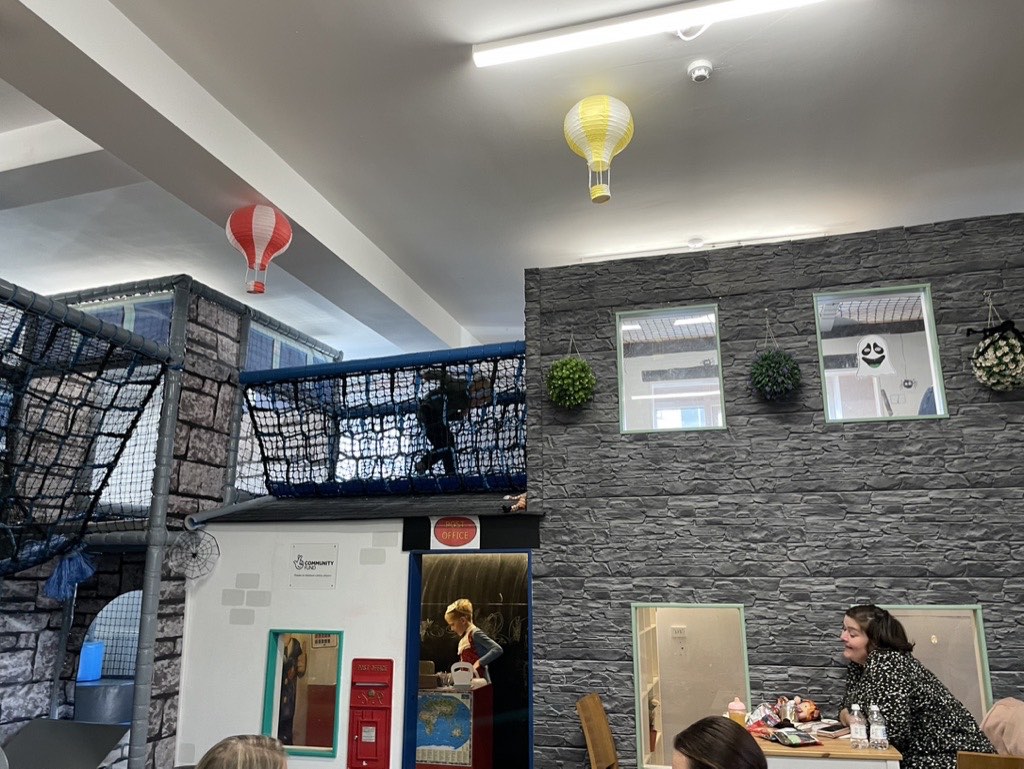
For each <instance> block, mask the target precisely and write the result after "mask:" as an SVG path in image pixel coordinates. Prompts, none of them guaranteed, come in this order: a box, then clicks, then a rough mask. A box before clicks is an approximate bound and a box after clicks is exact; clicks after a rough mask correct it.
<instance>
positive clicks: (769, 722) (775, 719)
mask: <svg viewBox="0 0 1024 769" xmlns="http://www.w3.org/2000/svg"><path fill="white" fill-rule="evenodd" d="M781 720H782V719H781V718H779V714H778V713H776V712H775V708H774V707H772V706H771V705H769V704H768V703H767V702H762V703H761V704H760V705H758V706H757V707H756V708H754V712H753V713H751V714H750V722H751V723H752V724H764V725H765V726H769V727H772V726H776V725H777V724H778V723H779V721H781Z"/></svg>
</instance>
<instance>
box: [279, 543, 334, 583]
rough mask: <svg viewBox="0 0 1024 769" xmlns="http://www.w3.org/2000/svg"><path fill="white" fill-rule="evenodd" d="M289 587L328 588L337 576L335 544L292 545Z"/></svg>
mask: <svg viewBox="0 0 1024 769" xmlns="http://www.w3.org/2000/svg"><path fill="white" fill-rule="evenodd" d="M288 570H289V572H290V574H291V578H290V579H289V580H288V586H289V587H295V588H300V589H306V590H330V589H332V588H333V587H334V583H335V582H336V581H337V577H338V546H337V545H318V544H309V545H292V552H291V563H290V565H289V569H288Z"/></svg>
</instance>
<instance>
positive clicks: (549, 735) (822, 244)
mask: <svg viewBox="0 0 1024 769" xmlns="http://www.w3.org/2000/svg"><path fill="white" fill-rule="evenodd" d="M909 283H929V284H930V285H931V291H932V301H933V305H934V309H935V320H936V325H937V333H938V343H939V349H940V355H941V359H942V368H943V373H944V380H945V388H946V395H947V399H948V401H949V411H950V417H949V418H948V419H945V420H937V421H919V422H914V421H903V422H888V423H874V424H846V425H836V424H825V421H824V415H823V408H822V396H821V382H820V376H819V373H818V362H817V348H816V341H815V327H814V313H813V308H812V293H813V292H815V291H823V290H831V289H839V290H842V289H850V288H866V287H875V286H893V285H900V284H909ZM985 290H991V291H993V292H994V299H995V301H996V303H997V305H998V306H1000V307H1001V309H1002V310H1004V315H1005V314H1009V315H1011V316H1012V315H1016V316H1018V319H1019V320H1024V313H1022V311H1024V216H1022V215H1010V216H999V217H986V218H978V219H970V220H962V221H953V222H944V223H939V224H933V225H927V226H918V227H911V228H894V229H887V230H881V231H877V232H868V233H859V234H852V235H843V236H836V237H827V238H820V239H815V240H807V241H799V242H793V243H782V244H772V245H763V246H756V247H753V246H751V247H741V248H735V249H729V250H720V251H712V252H707V253H700V254H693V255H690V254H683V255H678V256H666V257H650V258H643V259H633V260H624V261H615V262H604V263H597V264H590V265H579V266H570V267H562V268H554V269H544V270H529V271H527V274H526V339H527V371H528V396H527V397H528V402H529V404H530V412H529V421H528V438H529V440H528V454H527V465H528V470H529V495H530V509H531V511H534V510H535V509H536V510H539V511H541V512H543V513H544V518H543V520H542V523H541V548H540V550H539V551H538V552H536V553H535V554H534V560H533V578H534V582H533V611H534V615H533V627H534V628H535V629H536V633H535V635H534V650H533V651H534V682H535V683H534V698H535V700H534V708H535V710H534V714H535V727H534V728H535V754H536V765H537V766H538V767H544V768H547V767H562V766H572V767H578V766H584V765H585V764H586V755H585V748H584V746H583V740H582V735H581V733H580V729H579V723H578V720H577V718H576V713H575V710H574V705H575V701H576V699H577V698H579V697H580V696H582V695H583V694H585V693H586V692H589V691H596V692H598V693H600V694H601V696H602V698H603V699H604V700H605V703H606V707H607V709H608V711H609V717H610V721H611V724H612V730H613V732H614V735H615V739H616V742H617V745H618V751H619V757H620V760H621V762H622V765H623V766H635V764H636V737H635V726H634V719H633V707H634V705H633V660H632V646H631V643H632V639H631V629H630V628H631V626H630V603H631V602H634V601H664V602H696V603H742V604H744V606H745V611H746V620H747V644H748V649H749V662H750V678H751V688H752V695H753V697H754V700H755V701H759V700H761V699H763V698H773V697H774V696H776V695H778V694H784V693H785V694H788V693H802V694H806V695H810V696H812V697H814V698H815V699H817V700H818V701H819V703H820V704H822V705H823V706H824V707H825V708H826V709H828V710H833V709H834V708H835V706H836V705H837V703H838V698H839V696H840V695H841V689H842V677H843V668H842V667H841V662H840V654H839V647H838V634H839V627H840V623H841V618H842V614H843V611H844V610H845V609H846V608H847V607H848V606H849V605H852V604H855V603H861V602H878V603H893V604H969V603H979V604H981V605H982V606H983V612H984V621H985V630H986V640H987V644H988V653H989V663H990V667H991V673H992V686H993V692H994V695H995V697H996V698H999V697H1004V696H1018V697H1020V696H1024V633H1022V631H1024V610H1022V608H1021V605H1022V599H1024V525H1022V523H1024V430H1022V427H1024V393H1022V392H1017V393H1010V394H998V393H994V392H992V391H990V390H986V389H984V388H982V387H981V386H980V385H979V384H977V382H976V381H975V379H974V377H973V374H972V373H971V370H970V365H969V361H968V356H969V355H970V352H971V351H972V349H973V348H974V346H975V345H976V344H977V342H978V337H977V336H975V337H971V338H967V337H966V336H965V333H964V332H965V330H966V328H968V327H974V328H978V327H980V326H982V325H984V321H985V319H986V311H985V308H984V303H983V296H982V292H983V291H985ZM711 302H714V303H717V305H718V310H719V318H720V325H721V328H720V333H721V351H722V362H723V375H724V385H725V408H726V420H727V425H728V428H727V429H726V430H721V431H709V432H676V433H661V434H629V435H623V434H620V432H619V423H618V393H617V377H616V343H615V313H616V312H617V311H621V310H636V309H648V308H661V307H672V306H678V305H687V304H701V303H711ZM765 309H768V310H769V312H770V314H771V318H772V327H773V331H774V333H775V336H776V338H777V339H778V341H779V343H780V345H781V346H782V347H783V348H784V349H786V350H788V351H789V352H791V353H792V354H793V355H794V356H795V357H796V358H797V360H798V361H799V363H800V366H801V371H802V373H803V377H804V386H803V388H802V390H801V391H800V393H799V395H798V397H797V398H796V399H795V400H794V401H793V402H792V403H788V404H784V405H773V404H766V403H764V402H761V401H759V400H758V399H757V398H756V396H754V395H753V394H752V393H751V391H750V390H749V387H748V384H747V376H748V371H749V365H750V363H751V361H752V359H753V356H754V354H755V348H756V347H757V346H758V345H760V344H761V342H762V341H763V339H764V336H765V332H764V319H765ZM570 335H572V337H573V339H574V340H575V343H576V345H577V346H578V347H579V350H580V352H581V353H582V354H583V355H584V357H586V358H587V359H588V360H589V361H590V363H591V364H592V365H593V367H594V369H595V372H596V374H597V380H598V383H597V391H596V394H595V398H594V401H593V402H592V403H591V404H590V405H589V406H587V407H585V408H583V409H581V410H579V411H578V412H573V413H566V412H563V411H560V410H557V409H555V408H554V407H552V406H551V405H550V404H548V403H547V399H546V397H545V392H544V384H543V379H544V374H545V372H546V371H547V368H548V366H549V365H550V364H551V363H552V362H553V361H554V360H556V359H557V358H559V357H561V356H563V355H564V354H565V352H566V349H567V346H568V344H569V338H570ZM684 726H686V725H685V724H678V725H672V726H668V725H666V730H668V731H673V730H674V729H677V728H683V727H684Z"/></svg>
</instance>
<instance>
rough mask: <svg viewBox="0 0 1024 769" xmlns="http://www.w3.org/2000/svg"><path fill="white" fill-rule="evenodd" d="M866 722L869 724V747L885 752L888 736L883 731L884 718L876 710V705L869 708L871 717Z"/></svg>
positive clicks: (884, 730) (880, 712)
mask: <svg viewBox="0 0 1024 769" xmlns="http://www.w3.org/2000/svg"><path fill="white" fill-rule="evenodd" d="M868 721H869V722H870V723H871V738H870V740H869V745H870V746H871V747H872V748H875V749H876V750H885V749H886V748H888V747H889V734H888V732H887V731H886V729H885V717H884V716H883V715H882V711H880V710H879V709H878V705H872V706H871V715H870V717H869V718H868Z"/></svg>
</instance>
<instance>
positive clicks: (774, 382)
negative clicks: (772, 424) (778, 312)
mask: <svg viewBox="0 0 1024 769" xmlns="http://www.w3.org/2000/svg"><path fill="white" fill-rule="evenodd" d="M764 323H765V344H771V345H772V346H771V348H769V349H768V350H765V351H764V352H762V353H761V354H760V355H758V356H757V357H756V358H754V362H753V364H751V366H750V386H751V387H752V388H754V392H756V393H757V394H758V395H759V396H761V397H762V398H764V399H765V400H766V401H784V400H788V399H789V398H790V397H792V395H793V393H795V392H796V391H797V390H798V389H799V387H800V364H798V363H797V362H796V359H795V358H794V357H793V356H792V355H790V354H789V353H788V352H785V351H784V350H781V349H779V343H778V342H777V341H775V335H774V334H773V333H772V328H771V324H770V323H769V322H768V311H767V310H765V319H764Z"/></svg>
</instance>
